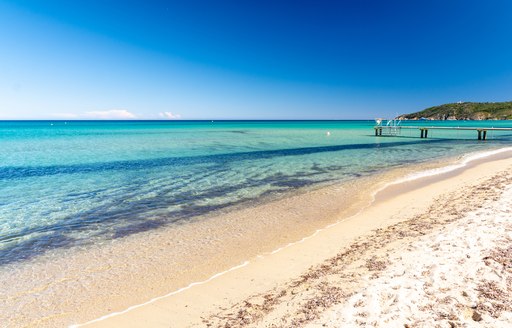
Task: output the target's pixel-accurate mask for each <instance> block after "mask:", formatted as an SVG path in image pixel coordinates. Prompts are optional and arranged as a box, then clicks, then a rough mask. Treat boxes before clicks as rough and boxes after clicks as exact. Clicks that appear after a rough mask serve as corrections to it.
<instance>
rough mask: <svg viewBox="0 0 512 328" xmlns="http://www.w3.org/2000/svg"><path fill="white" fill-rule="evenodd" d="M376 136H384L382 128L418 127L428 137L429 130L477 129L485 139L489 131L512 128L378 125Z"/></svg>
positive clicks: (393, 129)
mask: <svg viewBox="0 0 512 328" xmlns="http://www.w3.org/2000/svg"><path fill="white" fill-rule="evenodd" d="M374 129H375V136H382V130H384V131H394V132H396V131H400V130H402V129H416V130H419V131H420V138H427V137H428V131H429V130H465V131H468V130H469V131H477V132H478V135H477V138H478V140H485V139H486V138H487V131H512V127H511V128H493V127H491V128H480V127H469V126H407V125H404V126H386V125H377V126H375V127H374Z"/></svg>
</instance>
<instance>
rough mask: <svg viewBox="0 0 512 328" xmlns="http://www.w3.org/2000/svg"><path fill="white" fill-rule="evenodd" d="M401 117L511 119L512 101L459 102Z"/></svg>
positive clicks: (414, 118) (412, 118)
mask: <svg viewBox="0 0 512 328" xmlns="http://www.w3.org/2000/svg"><path fill="white" fill-rule="evenodd" d="M399 118H401V119H408V120H418V119H420V118H426V119H431V120H511V119H512V101H507V102H488V103H480V102H458V103H453V104H444V105H440V106H434V107H430V108H427V109H424V110H422V111H420V112H416V113H411V114H404V115H401V116H399Z"/></svg>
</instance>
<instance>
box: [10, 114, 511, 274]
mask: <svg viewBox="0 0 512 328" xmlns="http://www.w3.org/2000/svg"><path fill="white" fill-rule="evenodd" d="M383 124H384V125H386V122H383ZM374 125H375V121H374V120H357V121H0V266H6V265H10V264H13V263H19V262H24V261H30V260H33V259H35V258H37V257H38V256H41V255H43V254H45V253H47V252H49V251H52V250H56V249H60V248H65V249H70V248H73V247H77V246H80V247H87V245H90V244H91V245H92V244H95V243H99V242H103V243H104V242H109V241H113V240H116V239H120V238H126V237H128V236H131V235H135V234H138V233H141V232H151V231H156V230H158V229H162V228H164V227H169V226H172V225H176V224H187V222H188V221H189V220H192V219H194V220H200V219H201V216H203V215H205V214H208V213H212V212H215V211H219V210H225V209H229V208H231V207H233V206H243V205H244V204H246V203H251V204H254V203H255V202H256V203H257V202H258V201H262V200H268V199H272V198H279V197H285V196H286V195H287V194H288V193H290V192H296V191H297V190H302V189H305V188H306V189H307V188H311V187H314V186H318V185H326V184H327V185H328V184H337V183H343V182H346V181H351V180H354V179H358V178H361V177H368V176H371V175H372V174H377V173H380V172H383V171H385V170H389V169H392V168H397V167H400V166H404V165H409V164H414V163H424V162H428V161H432V160H439V159H442V158H448V157H454V156H462V155H464V154H468V153H473V152H478V151H483V150H490V149H497V148H500V147H505V146H508V145H510V142H511V141H512V133H511V131H502V132H489V133H488V135H487V140H485V141H482V140H477V132H476V131H465V130H453V131H452V130H446V131H445V130H430V131H429V135H428V138H420V132H419V130H417V129H402V130H399V131H398V132H397V133H396V135H395V134H389V133H388V130H387V129H386V128H385V129H384V133H383V136H378V137H377V136H375V134H374V129H373V127H374ZM401 125H402V126H407V125H414V126H417V125H424V126H458V127H475V126H478V127H512V121H403V122H401Z"/></svg>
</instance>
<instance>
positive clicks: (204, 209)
mask: <svg viewBox="0 0 512 328" xmlns="http://www.w3.org/2000/svg"><path fill="white" fill-rule="evenodd" d="M459 142H460V141H459ZM419 143H425V141H423V140H422V141H417V142H387V143H381V144H379V143H371V144H354V145H339V146H323V147H307V148H295V149H282V150H269V151H255V152H244V153H234V154H220V155H208V156H197V157H182V158H161V159H153V160H140V161H119V162H112V163H94V164H83V165H67V166H66V165H63V166H48V167H10V168H9V167H7V168H1V169H0V180H1V179H3V180H6V179H7V180H11V179H19V178H25V177H37V176H47V175H54V174H74V173H90V172H97V171H108V170H145V169H148V168H155V167H160V166H178V165H193V164H211V167H209V170H211V171H213V172H214V173H213V174H215V173H218V172H222V171H225V170H226V164H227V163H230V162H236V161H242V160H256V159H269V158H274V157H279V156H300V155H308V154H315V153H322V152H335V151H343V150H352V149H381V148H384V149H389V150H391V149H394V147H399V146H408V145H414V144H419ZM443 143H446V144H449V143H451V142H450V141H447V140H432V141H429V142H428V143H425V145H426V146H427V145H428V146H429V147H447V148H449V147H448V145H446V146H442V144H443ZM395 150H396V151H400V149H396V148H395ZM405 161H407V162H413V160H410V159H409V160H405ZM344 168H346V166H344V165H332V166H328V167H320V166H319V165H317V164H313V165H312V167H311V168H310V171H309V172H297V173H295V174H288V175H287V174H283V173H276V174H273V175H271V176H267V177H265V178H262V179H253V178H247V179H246V180H245V181H244V182H242V183H238V184H232V185H226V186H223V187H219V186H212V187H211V188H209V189H206V190H203V191H201V192H197V191H184V192H181V193H175V192H174V193H173V197H169V195H170V194H171V191H175V190H173V188H175V187H173V186H168V187H162V188H159V189H158V190H156V191H154V192H153V194H154V195H153V196H151V197H148V198H144V199H140V200H130V201H129V202H125V199H126V198H127V197H126V195H125V196H124V197H123V196H119V197H118V198H117V199H111V200H110V202H109V203H108V204H104V205H101V206H97V207H95V208H91V209H90V210H88V211H84V212H81V213H80V214H77V215H72V216H67V217H63V218H62V219H60V220H59V222H57V223H53V224H49V225H46V226H39V227H35V228H33V227H28V228H25V229H22V230H20V231H17V232H16V233H12V234H7V235H2V236H0V243H1V244H4V245H3V246H4V247H2V249H1V250H0V265H6V264H9V263H13V262H19V261H24V260H27V259H30V258H33V257H36V256H38V255H41V254H43V253H45V252H47V251H49V250H52V249H57V248H69V247H72V246H75V245H87V244H92V243H94V242H95V241H97V240H99V239H115V238H122V237H126V236H129V235H132V234H135V233H139V232H142V231H150V230H154V229H158V228H160V227H163V226H166V225H169V224H173V223H177V222H185V220H186V219H189V218H191V217H195V216H200V215H202V214H206V213H209V212H212V211H217V210H221V209H224V208H228V207H231V206H234V205H239V204H242V203H246V202H250V201H254V200H255V199H256V198H258V197H261V196H262V195H257V196H255V197H246V198H241V199H237V200H233V201H227V202H223V203H221V204H214V205H212V204H210V205H199V204H194V202H195V201H197V200H198V199H213V198H216V197H222V196H225V195H229V194H231V193H234V192H236V191H238V190H244V189H247V188H258V187H262V186H272V187H273V188H272V189H271V190H267V191H266V192H265V194H272V193H276V192H283V191H287V190H292V189H295V188H300V187H304V186H307V185H311V184H316V183H321V182H326V181H327V180H319V179H313V177H317V176H318V175H321V174H324V173H326V172H333V171H342V170H343V169H344ZM376 171H378V169H376V168H368V169H366V170H362V171H360V172H357V173H354V172H352V173H348V176H350V177H360V176H364V175H368V174H371V173H374V172H376ZM135 183H138V184H140V185H142V184H143V183H146V181H144V180H143V179H142V180H140V181H139V182H135ZM133 188H134V190H137V186H136V185H134V186H133ZM120 204H121V205H122V206H119V205H120ZM170 208H172V209H170ZM149 211H152V212H154V211H156V212H157V213H160V214H157V215H148V212H149ZM162 213H163V214H162ZM24 237H28V238H27V239H25V240H22V239H23V238H24Z"/></svg>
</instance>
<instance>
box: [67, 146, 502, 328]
mask: <svg viewBox="0 0 512 328" xmlns="http://www.w3.org/2000/svg"><path fill="white" fill-rule="evenodd" d="M508 151H512V147H505V148H499V149H495V150H490V151H483V152H477V153H473V154H469V155H466V156H464V157H462V159H461V160H459V162H457V163H455V164H451V165H447V166H443V167H440V168H436V169H430V170H424V171H420V172H416V173H412V174H409V175H407V176H406V177H404V178H400V179H397V180H394V181H392V182H390V183H387V184H385V185H384V186H382V187H381V188H379V189H377V190H376V191H375V192H374V193H372V200H371V201H370V202H369V203H368V204H367V205H366V206H363V207H362V208H361V209H359V211H357V213H355V214H353V215H351V216H349V217H347V218H344V219H342V220H339V221H336V222H334V223H331V224H329V225H327V226H325V227H324V228H321V229H317V230H315V232H314V233H313V234H311V235H309V236H306V237H304V238H302V239H300V240H298V241H295V242H291V243H288V244H286V245H284V246H282V247H279V248H277V249H275V250H273V251H271V252H270V253H267V254H266V255H273V254H276V253H278V252H280V251H282V250H284V249H286V248H288V247H290V246H293V245H296V244H300V243H303V242H305V241H306V240H308V239H310V238H313V237H314V236H316V235H318V234H319V233H320V232H321V231H323V230H327V229H329V228H332V227H334V226H336V225H338V224H340V223H341V222H344V221H347V220H349V219H351V218H353V217H355V216H357V215H359V214H360V213H361V212H362V211H364V210H365V209H367V208H368V207H370V206H371V205H372V204H373V203H374V202H375V196H376V195H377V194H378V193H379V192H381V191H383V190H384V189H386V188H387V187H389V186H392V185H397V184H400V183H404V182H409V181H413V180H417V179H421V178H425V177H429V176H435V175H439V174H443V173H448V172H451V171H454V170H457V169H460V168H463V167H465V166H467V165H468V164H469V163H471V162H473V161H476V160H479V159H482V158H486V157H490V156H493V155H497V154H501V153H504V152H508ZM256 257H257V258H260V259H261V258H264V257H265V255H257V256H256ZM249 263H250V262H249V261H245V262H244V263H242V264H240V265H237V266H234V267H232V268H230V269H228V270H226V271H222V272H219V273H216V274H214V275H213V276H211V277H210V278H208V279H206V280H203V281H199V282H193V283H191V284H189V285H188V286H186V287H183V288H180V289H178V290H175V291H173V292H170V293H168V294H165V295H162V296H158V297H155V298H152V299H150V300H149V301H147V302H144V303H141V304H137V305H133V306H130V307H129V308H127V309H125V310H123V311H119V312H113V313H109V314H107V315H104V316H102V317H100V318H97V319H94V320H91V321H88V322H86V323H82V324H75V325H71V326H69V328H78V327H82V326H85V325H88V324H91V323H95V322H99V321H103V320H105V319H108V318H111V317H115V316H118V315H121V314H125V313H127V312H130V311H132V310H135V309H137V308H140V307H142V306H145V305H148V304H151V303H154V302H156V301H158V300H161V299H163V298H166V297H169V296H172V295H176V294H179V293H181V292H183V291H185V290H188V289H190V288H192V287H194V286H197V285H202V284H205V283H207V282H210V281H211V280H213V279H215V278H217V277H220V276H222V275H224V274H226V273H228V272H231V271H234V270H237V269H240V268H243V267H245V266H247V265H248V264H249Z"/></svg>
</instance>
